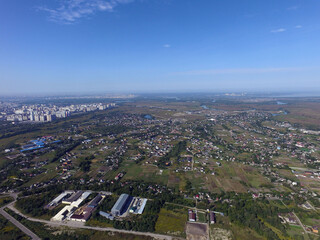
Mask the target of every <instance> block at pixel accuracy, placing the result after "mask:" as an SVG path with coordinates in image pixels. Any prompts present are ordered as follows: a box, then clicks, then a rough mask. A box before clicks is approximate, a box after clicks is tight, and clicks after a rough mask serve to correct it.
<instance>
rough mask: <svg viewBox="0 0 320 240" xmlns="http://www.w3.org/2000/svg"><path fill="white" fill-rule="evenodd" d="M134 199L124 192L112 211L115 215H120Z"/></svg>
mask: <svg viewBox="0 0 320 240" xmlns="http://www.w3.org/2000/svg"><path fill="white" fill-rule="evenodd" d="M131 201H132V198H131V197H130V196H129V195H128V194H126V193H124V194H121V195H120V197H119V198H118V200H117V202H116V203H115V204H114V206H113V208H112V209H111V213H112V215H114V216H119V215H121V214H122V213H123V211H124V210H125V207H126V206H129V205H130V203H131Z"/></svg>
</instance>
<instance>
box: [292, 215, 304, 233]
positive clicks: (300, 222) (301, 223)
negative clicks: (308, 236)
mask: <svg viewBox="0 0 320 240" xmlns="http://www.w3.org/2000/svg"><path fill="white" fill-rule="evenodd" d="M292 213H293V215H294V216H295V217H296V219H297V220H298V223H299V224H300V226H301V227H302V229H303V231H305V233H308V232H307V230H306V229H305V227H304V226H303V224H302V222H301V221H300V218H298V216H297V215H296V214H295V213H294V212H292Z"/></svg>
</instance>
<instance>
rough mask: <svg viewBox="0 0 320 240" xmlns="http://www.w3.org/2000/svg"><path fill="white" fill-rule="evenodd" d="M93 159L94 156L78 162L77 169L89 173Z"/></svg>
mask: <svg viewBox="0 0 320 240" xmlns="http://www.w3.org/2000/svg"><path fill="white" fill-rule="evenodd" d="M92 159H94V155H90V156H87V157H85V158H84V159H83V160H81V161H80V164H79V167H80V169H81V170H82V171H83V172H89V171H90V167H91V160H92Z"/></svg>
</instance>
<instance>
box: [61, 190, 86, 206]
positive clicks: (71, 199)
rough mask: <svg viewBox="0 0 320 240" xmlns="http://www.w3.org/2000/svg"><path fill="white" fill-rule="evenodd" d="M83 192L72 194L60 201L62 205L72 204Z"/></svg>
mask: <svg viewBox="0 0 320 240" xmlns="http://www.w3.org/2000/svg"><path fill="white" fill-rule="evenodd" d="M82 193H83V191H77V192H75V193H74V194H72V195H71V196H70V197H69V198H67V199H65V200H63V201H62V203H64V204H71V203H72V202H74V201H76V200H78V199H79V198H80V196H81V195H82Z"/></svg>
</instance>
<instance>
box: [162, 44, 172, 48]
mask: <svg viewBox="0 0 320 240" xmlns="http://www.w3.org/2000/svg"><path fill="white" fill-rule="evenodd" d="M163 47H164V48H170V47H171V45H170V44H165V45H163Z"/></svg>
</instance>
